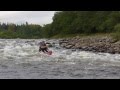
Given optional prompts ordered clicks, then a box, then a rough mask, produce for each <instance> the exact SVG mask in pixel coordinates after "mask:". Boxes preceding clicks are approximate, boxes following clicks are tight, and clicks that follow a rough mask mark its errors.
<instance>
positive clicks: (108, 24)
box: [0, 11, 120, 38]
mask: <svg viewBox="0 0 120 90" xmlns="http://www.w3.org/2000/svg"><path fill="white" fill-rule="evenodd" d="M115 32H116V33H117V34H118V33H119V32H120V11H60V12H56V13H55V14H54V17H53V22H52V23H50V24H46V25H44V26H40V25H35V24H28V23H27V22H26V24H22V25H16V24H5V23H2V24H0V38H50V37H53V36H56V35H70V34H95V33H115Z"/></svg>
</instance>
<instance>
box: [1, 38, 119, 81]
mask: <svg viewBox="0 0 120 90" xmlns="http://www.w3.org/2000/svg"><path fill="white" fill-rule="evenodd" d="M39 41H41V40H20V39H16V40H0V78H1V79H119V78H120V55H119V54H114V55H112V54H108V53H92V52H85V51H72V50H66V49H63V48H60V47H59V44H58V41H57V40H48V41H47V42H54V43H55V44H54V45H53V46H54V47H52V48H50V50H52V51H53V55H52V56H48V55H44V54H42V53H39V52H38V43H39Z"/></svg>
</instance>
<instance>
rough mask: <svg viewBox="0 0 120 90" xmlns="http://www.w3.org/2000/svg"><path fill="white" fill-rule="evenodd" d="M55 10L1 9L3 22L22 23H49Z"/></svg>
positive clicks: (0, 18)
mask: <svg viewBox="0 0 120 90" xmlns="http://www.w3.org/2000/svg"><path fill="white" fill-rule="evenodd" d="M54 13H55V11H0V22H1V23H3V22H4V23H15V24H21V23H25V22H26V21H27V22H28V23H29V24H31V23H32V24H40V25H44V24H49V23H51V22H52V17H53V16H54Z"/></svg>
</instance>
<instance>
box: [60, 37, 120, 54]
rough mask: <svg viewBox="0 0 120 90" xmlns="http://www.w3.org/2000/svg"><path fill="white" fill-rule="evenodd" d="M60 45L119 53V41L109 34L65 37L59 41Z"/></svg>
mask: <svg viewBox="0 0 120 90" xmlns="http://www.w3.org/2000/svg"><path fill="white" fill-rule="evenodd" d="M59 44H60V46H61V47H63V48H66V49H80V50H83V51H92V52H104V53H112V54H115V53H118V54H120V41H117V40H115V39H113V38H112V37H110V36H102V37H96V36H95V37H94V36H93V37H79V36H76V37H74V38H66V39H62V40H60V41H59Z"/></svg>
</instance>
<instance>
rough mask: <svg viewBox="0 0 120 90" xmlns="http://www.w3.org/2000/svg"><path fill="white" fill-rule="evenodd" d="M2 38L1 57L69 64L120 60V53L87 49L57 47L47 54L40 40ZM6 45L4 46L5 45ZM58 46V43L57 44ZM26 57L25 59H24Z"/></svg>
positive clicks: (0, 42) (0, 41)
mask: <svg viewBox="0 0 120 90" xmlns="http://www.w3.org/2000/svg"><path fill="white" fill-rule="evenodd" d="M26 41H28V40H0V44H2V45H1V49H0V57H1V59H4V58H6V59H10V58H11V59H13V60H15V61H17V60H18V62H23V61H27V60H28V61H49V62H50V61H56V62H60V61H61V62H65V63H69V64H75V62H76V63H77V62H78V61H86V60H88V61H91V62H94V61H97V60H99V61H110V62H120V54H108V53H92V52H86V51H72V50H68V49H62V48H59V49H56V48H55V47H52V48H50V50H52V51H53V54H52V55H46V54H43V53H39V52H38V49H39V46H38V45H37V44H36V43H39V41H40V40H35V41H33V40H29V42H28V43H27V42H26ZM3 45H4V46H3ZM55 45H57V47H59V46H58V44H55ZM23 59H25V60H23ZM19 60H20V61H19Z"/></svg>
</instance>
